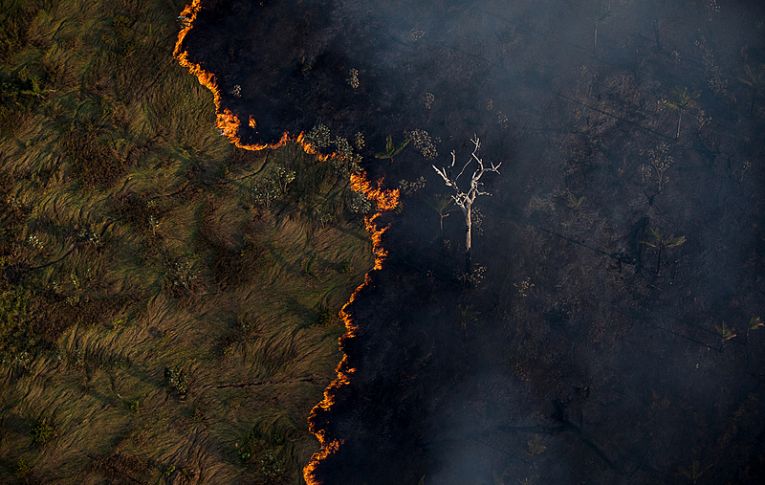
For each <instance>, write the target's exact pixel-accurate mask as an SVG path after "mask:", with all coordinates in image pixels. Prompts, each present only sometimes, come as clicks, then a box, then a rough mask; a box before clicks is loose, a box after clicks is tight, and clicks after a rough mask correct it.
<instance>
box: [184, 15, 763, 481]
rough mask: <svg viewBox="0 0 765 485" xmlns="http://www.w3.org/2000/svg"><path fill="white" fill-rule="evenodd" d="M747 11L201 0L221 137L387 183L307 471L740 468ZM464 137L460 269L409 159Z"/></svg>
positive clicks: (755, 446)
mask: <svg viewBox="0 0 765 485" xmlns="http://www.w3.org/2000/svg"><path fill="white" fill-rule="evenodd" d="M758 3H759V2H754V1H751V2H745V1H738V2H718V1H715V0H709V1H707V0H704V1H701V0H695V1H691V0H680V1H676V2H663V1H658V0H650V1H637V0H601V1H583V0H581V1H579V0H574V1H571V0H550V1H546V2H539V1H537V0H524V1H514V2H505V1H499V0H483V1H472V0H461V1H457V0H451V1H448V0H441V1H437V0H428V1H420V2H404V1H397V0H392V1H387V2H377V1H371V0H317V1H297V0H283V1H276V0H274V1H264V2H249V1H242V0H231V1H209V2H205V3H204V8H203V10H202V13H201V14H200V17H199V19H198V21H197V23H196V25H195V28H194V30H193V32H192V34H191V35H190V36H189V38H188V40H187V42H188V47H189V50H190V53H191V56H192V57H193V58H194V59H195V60H196V61H199V62H201V63H202V64H203V65H204V66H205V68H206V69H209V70H211V71H213V72H215V73H216V74H217V76H218V78H219V80H220V82H221V85H222V86H223V88H224V90H225V91H226V92H227V94H226V95H225V97H224V102H223V104H224V106H225V107H228V108H230V109H232V110H234V111H235V112H236V113H237V114H239V115H240V117H241V118H242V119H247V117H248V116H249V115H253V116H254V117H255V119H256V120H257V124H256V126H255V128H249V127H244V128H243V132H242V136H243V138H244V139H245V141H275V140H276V139H278V138H279V136H280V135H281V133H282V132H283V131H285V130H286V131H289V132H290V133H292V134H296V133H298V132H301V131H304V132H309V135H310V137H311V139H312V140H313V141H314V142H315V143H316V144H319V145H321V146H322V147H323V148H325V149H326V150H338V149H339V150H341V151H345V152H348V153H350V152H351V150H352V151H353V152H355V153H356V154H358V155H359V156H363V157H364V158H363V161H362V165H363V166H364V167H365V168H366V169H367V170H368V171H370V172H371V174H373V175H374V176H377V177H385V180H386V184H387V185H388V186H390V187H393V186H399V187H401V188H402V191H403V204H402V207H401V210H400V211H399V213H398V214H395V215H393V216H391V217H390V222H391V223H392V228H391V230H390V231H389V232H388V234H387V235H386V243H385V246H386V247H387V248H388V250H389V251H390V257H389V259H388V261H387V263H386V265H385V268H384V269H383V271H382V272H377V273H375V274H374V276H373V284H372V285H371V286H370V287H368V288H367V289H366V290H365V291H364V292H363V293H362V295H361V297H360V298H359V300H358V301H357V302H356V304H354V306H353V307H352V312H353V315H354V319H355V321H356V322H357V323H358V324H359V326H360V327H361V334H360V336H359V337H357V338H356V339H354V340H352V341H351V342H349V343H348V345H347V346H346V349H345V351H346V352H347V353H348V354H349V357H350V359H351V363H352V364H353V365H354V366H355V367H356V368H357V369H358V372H357V373H356V375H355V376H354V378H353V381H352V384H351V386H350V387H348V388H346V389H344V390H343V391H342V392H341V394H340V401H339V402H338V403H337V405H336V406H335V407H334V408H333V409H332V411H331V412H330V413H329V414H328V415H326V416H322V417H321V419H322V420H323V423H322V426H323V427H326V428H327V429H328V431H329V435H330V436H332V437H337V438H340V439H343V440H345V444H344V445H343V447H342V448H341V451H340V452H339V453H338V454H336V455H334V456H332V457H331V458H330V459H328V460H326V461H325V462H324V463H323V465H322V466H321V468H320V470H319V473H320V476H321V478H322V479H323V480H324V481H325V482H326V483H333V484H334V483H337V484H356V483H358V484H362V483H367V484H377V483H380V484H389V483H406V484H408V483H412V484H418V483H426V484H431V483H432V484H452V483H454V484H516V483H522V484H526V483H528V484H531V483H538V484H557V483H561V484H566V483H572V484H573V483H587V484H614V483H629V484H633V483H634V484H642V483H699V484H701V483H710V484H711V483H714V484H720V483H755V482H757V479H758V478H762V476H763V475H765V461H764V460H765V456H764V452H763V450H765V416H764V415H763V409H764V407H763V399H765V392H764V390H763V379H764V378H765V371H764V370H763V369H764V368H765V367H763V364H764V363H765V354H764V352H765V328H761V327H762V326H763V323H762V319H761V317H765V304H763V302H764V301H765V292H764V291H763V282H764V278H763V269H765V267H764V265H763V262H764V261H763V258H764V257H765V231H764V230H763V222H765V219H763V214H764V212H763V195H762V186H763V185H762V184H763V182H764V181H765V178H764V171H765V167H764V165H763V164H764V163H765V160H764V159H763V149H764V148H765V145H764V144H763V142H764V141H765V123H764V121H765V105H764V104H763V101H764V100H765V92H763V91H764V90H765V84H764V83H765V42H763V39H765V35H764V34H765V9H764V8H763V6H762V5H758ZM357 134H360V135H357ZM473 134H477V135H478V136H480V137H481V139H482V140H483V147H482V150H481V154H482V155H483V156H484V157H485V159H486V160H487V161H494V162H502V163H503V165H502V168H501V172H502V173H501V175H498V176H487V177H486V182H487V190H489V191H490V192H492V193H493V196H492V197H485V198H483V199H481V200H480V201H479V202H478V204H477V206H478V207H479V210H480V221H479V223H478V226H479V228H478V231H477V234H476V235H475V248H474V251H473V262H474V263H475V264H476V265H478V266H479V268H478V269H476V270H475V271H474V273H473V276H474V277H475V278H473V279H474V280H476V281H473V283H472V284H466V283H465V282H464V279H465V278H464V275H463V269H464V264H463V261H464V258H463V255H462V253H463V248H464V235H463V232H464V223H463V220H462V215H461V214H460V212H459V211H458V210H456V208H454V207H449V206H448V203H447V202H448V194H449V191H448V189H447V188H446V187H444V185H443V183H442V181H441V180H440V179H439V178H438V176H437V175H436V174H435V172H434V171H433V169H432V168H431V165H432V164H436V165H439V166H440V165H445V164H447V163H448V162H449V161H450V155H449V152H450V151H451V150H452V149H455V150H456V151H457V157H458V160H465V159H466V158H465V157H468V156H469V140H470V138H471V136H472V135H473ZM388 136H391V137H392V142H393V145H394V148H398V147H399V146H403V144H404V142H405V140H409V144H408V145H407V146H406V147H405V148H403V150H402V151H401V152H400V153H399V154H396V155H395V156H393V157H390V156H387V155H391V153H390V151H388V150H386V138H387V137H388ZM338 137H340V139H338ZM354 147H355V148H354ZM386 151H387V152H389V153H387V154H386ZM394 151H397V150H394ZM441 222H443V229H441ZM481 268H483V270H482V269H481ZM481 276H482V277H481ZM477 280H480V281H477Z"/></svg>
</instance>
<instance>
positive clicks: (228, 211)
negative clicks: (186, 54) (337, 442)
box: [0, 0, 373, 484]
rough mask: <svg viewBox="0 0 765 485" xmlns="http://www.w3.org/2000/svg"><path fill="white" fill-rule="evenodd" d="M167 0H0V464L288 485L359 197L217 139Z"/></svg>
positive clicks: (344, 292) (94, 478)
mask: <svg viewBox="0 0 765 485" xmlns="http://www.w3.org/2000/svg"><path fill="white" fill-rule="evenodd" d="M181 7H182V2H179V1H159V0H151V1H138V0H116V1H106V0H102V1H84V0H66V1H65V0H15V1H14V0H0V482H2V483H14V482H18V483H76V482H82V483H163V482H164V483H256V484H257V483H269V484H276V483H299V482H300V469H301V467H302V465H303V464H304V463H305V461H306V460H307V459H308V457H309V456H310V454H311V452H312V451H315V449H316V448H317V444H316V442H315V440H314V438H313V437H312V436H311V435H310V434H309V433H308V432H307V430H306V416H307V415H308V412H309V410H310V409H311V407H312V406H313V405H314V404H315V403H316V402H317V401H318V400H319V399H320V398H321V393H322V389H323V388H324V387H325V385H326V384H327V382H328V381H329V380H330V378H331V376H332V374H333V369H334V366H335V364H336V362H337V361H338V360H339V357H338V351H337V343H336V339H337V337H338V336H339V335H340V333H341V332H342V325H341V323H340V322H339V320H338V318H337V317H336V315H337V310H338V309H339V308H340V306H341V305H342V304H343V302H344V301H345V299H346V298H347V297H348V295H349V294H350V293H351V291H352V289H353V288H354V287H355V286H356V284H358V283H359V282H360V281H362V279H363V274H364V272H365V271H366V270H367V269H368V268H369V267H370V266H371V265H372V264H373V258H372V255H371V253H370V251H369V243H368V241H367V237H366V233H365V232H364V229H363V226H362V224H361V220H360V216H359V214H355V213H354V211H353V210H351V208H357V207H358V206H359V204H358V203H357V202H358V201H357V200H355V199H354V197H355V195H354V194H353V193H352V192H351V191H350V189H349V187H348V181H347V177H346V176H344V175H343V173H345V172H344V170H343V169H342V167H338V166H337V163H334V162H333V163H319V162H317V161H316V160H315V159H314V158H313V157H311V156H309V155H306V154H305V153H304V152H303V150H302V149H300V148H299V147H296V146H293V145H288V146H286V147H284V148H282V149H280V150H277V151H273V152H269V153H266V152H259V153H253V152H244V151H241V150H237V149H235V148H234V147H232V146H231V145H230V144H229V143H228V141H227V140H226V139H225V138H223V137H221V136H220V134H219V133H218V132H217V130H216V129H215V127H214V121H215V120H214V112H213V109H212V106H211V96H210V93H209V92H207V91H206V90H204V88H202V87H201V86H199V85H198V83H197V81H196V80H195V79H194V78H193V77H192V76H190V75H188V74H187V73H186V72H185V71H184V70H183V69H182V68H180V67H179V66H177V65H176V64H175V62H174V60H173V59H172V56H171V52H172V48H173V45H174V42H175V36H176V34H177V30H178V24H177V20H176V15H177V12H178V11H180V9H181ZM338 168H339V169H338ZM362 205H363V204H362ZM356 212H358V211H356Z"/></svg>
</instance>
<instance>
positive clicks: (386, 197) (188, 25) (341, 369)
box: [173, 0, 400, 484]
mask: <svg viewBox="0 0 765 485" xmlns="http://www.w3.org/2000/svg"><path fill="white" fill-rule="evenodd" d="M201 10H202V2H201V0H193V1H192V2H191V3H190V4H188V5H186V7H184V9H183V10H182V11H181V13H180V15H179V19H180V20H181V22H182V23H183V27H182V28H181V30H180V32H179V33H178V39H177V42H176V44H175V49H174V51H173V57H174V58H175V59H176V60H177V61H178V63H179V64H180V65H181V66H182V67H184V68H186V69H187V70H188V71H189V72H190V73H191V74H192V75H194V76H195V77H196V78H197V80H198V81H199V83H200V84H201V85H202V86H204V87H206V88H207V89H208V90H210V92H212V94H213V103H214V106H215V112H216V126H217V128H218V130H219V132H220V134H221V135H222V136H224V137H226V138H227V139H228V140H229V141H230V142H231V143H232V144H233V145H234V146H236V147H237V148H240V149H243V150H248V151H261V150H269V149H278V148H281V147H283V146H285V145H286V144H287V143H288V142H294V143H296V144H297V145H299V146H300V147H301V148H302V150H303V151H304V152H305V153H307V154H309V155H313V156H315V157H316V158H317V160H319V161H327V160H332V159H337V158H341V157H343V155H342V154H339V153H336V152H331V153H322V152H320V151H319V149H318V148H317V147H315V146H314V145H313V144H311V143H310V142H309V141H308V140H307V139H306V136H305V133H303V132H301V133H299V134H298V135H297V136H291V135H290V134H289V133H287V132H284V133H283V135H282V136H281V138H280V139H279V140H278V141H277V142H271V143H268V142H265V143H256V144H252V143H244V142H243V141H242V138H241V134H240V130H241V129H242V121H241V119H240V118H239V116H238V115H237V114H235V113H234V112H233V111H231V110H230V109H228V108H226V107H224V106H223V105H222V96H221V88H220V85H219V84H218V81H217V79H216V76H215V74H214V73H212V72H210V71H208V70H206V69H205V68H204V67H203V66H202V65H201V64H199V63H196V62H194V61H192V60H191V59H190V58H189V53H188V51H187V50H185V49H184V40H185V39H186V37H187V36H188V34H189V32H191V30H192V29H193V28H194V22H195V20H196V19H197V16H198V15H199V13H200V11H201ZM247 126H248V127H249V128H250V129H255V127H256V126H257V121H256V119H255V118H254V117H253V116H252V115H250V116H249V117H248V120H247ZM349 178H350V180H349V183H350V187H351V189H352V190H354V191H355V192H357V193H359V194H362V195H363V196H364V197H366V198H367V199H368V200H369V201H370V202H373V203H374V204H375V207H376V211H375V212H374V213H373V214H372V215H367V216H365V217H364V227H365V229H366V230H367V232H368V233H369V235H370V240H371V245H372V253H373V255H374V258H375V259H374V267H373V268H372V271H379V270H381V269H382V267H383V262H384V260H385V258H386V257H387V256H388V252H387V250H386V249H385V248H384V247H383V241H382V237H383V234H384V233H385V232H386V230H387V229H388V226H387V225H380V224H379V219H380V216H381V215H382V214H383V213H384V212H388V211H392V210H394V209H396V208H397V207H398V205H399V196H400V193H399V190H398V189H385V188H384V187H383V180H378V181H376V182H373V181H371V180H370V179H369V178H368V176H367V173H366V172H365V171H363V170H356V171H354V172H352V173H351V174H350V177H349ZM370 281H371V277H370V274H369V273H367V274H366V275H365V277H364V281H363V282H362V283H361V284H360V285H359V286H358V287H356V289H355V290H354V291H353V293H352V294H351V296H350V298H349V299H348V301H347V302H346V303H345V305H343V307H342V309H341V310H340V313H339V316H340V318H341V320H342V321H343V323H344V325H345V333H344V334H343V335H342V336H341V337H340V342H339V343H340V349H341V350H342V349H343V345H344V343H345V342H346V341H348V340H349V339H352V338H354V337H355V336H356V334H357V331H358V326H357V324H356V323H355V322H354V321H353V318H352V316H351V313H350V311H349V307H350V305H351V304H352V303H353V302H354V301H355V300H356V298H357V297H358V295H359V294H360V292H361V290H362V289H363V288H364V287H366V286H367V285H369V284H370ZM354 372H355V369H354V367H353V366H352V364H351V363H350V362H349V359H348V355H347V354H343V357H342V359H341V360H340V363H339V364H338V366H337V369H336V377H335V378H334V379H333V380H332V381H331V382H330V383H329V385H328V386H327V388H326V389H325V390H324V395H323V398H322V400H321V401H320V402H319V403H318V404H317V405H316V406H315V407H314V408H313V409H312V410H311V414H310V416H309V418H308V423H309V431H310V432H311V433H312V434H313V435H314V436H315V437H316V439H317V440H318V441H319V444H320V445H321V449H320V450H319V451H318V452H316V453H314V454H313V456H311V459H310V460H309V462H308V464H307V465H306V466H305V468H304V469H303V476H304V478H305V480H306V482H307V483H309V484H317V483H320V482H319V480H318V478H317V477H316V469H317V467H318V465H319V464H320V463H321V462H322V461H323V460H325V459H326V458H327V457H329V456H331V455H333V454H334V453H336V452H337V451H338V450H339V449H340V446H341V445H342V440H340V439H337V438H331V437H329V436H328V434H327V431H326V430H325V429H323V428H321V426H320V424H319V423H318V422H319V419H318V418H319V416H321V415H324V414H326V413H327V412H328V411H329V410H330V409H331V408H332V406H333V405H334V403H335V396H336V395H337V392H338V390H339V389H341V388H342V387H344V386H347V385H348V384H349V383H350V381H351V377H352V376H353V374H354Z"/></svg>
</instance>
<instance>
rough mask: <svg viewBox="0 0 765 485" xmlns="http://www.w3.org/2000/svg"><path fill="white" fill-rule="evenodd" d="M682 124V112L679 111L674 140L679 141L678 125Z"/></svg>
mask: <svg viewBox="0 0 765 485" xmlns="http://www.w3.org/2000/svg"><path fill="white" fill-rule="evenodd" d="M682 122H683V110H680V115H678V117H677V132H676V133H675V140H679V139H680V124H681V123H682Z"/></svg>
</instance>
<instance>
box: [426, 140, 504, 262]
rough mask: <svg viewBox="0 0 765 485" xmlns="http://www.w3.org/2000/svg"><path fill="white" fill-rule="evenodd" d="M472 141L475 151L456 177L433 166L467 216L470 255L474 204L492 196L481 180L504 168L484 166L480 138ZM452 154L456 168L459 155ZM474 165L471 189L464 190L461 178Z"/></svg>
mask: <svg viewBox="0 0 765 485" xmlns="http://www.w3.org/2000/svg"><path fill="white" fill-rule="evenodd" d="M470 141H471V142H472V143H473V151H472V153H471V154H470V158H469V159H468V161H467V162H465V165H464V166H463V167H462V170H460V172H459V173H458V174H457V175H456V176H454V177H451V176H449V171H448V170H447V169H446V167H441V168H438V167H436V166H435V165H433V170H435V172H436V173H437V174H438V175H439V177H441V179H443V181H444V184H445V185H446V186H447V187H449V188H450V189H452V190H453V191H454V194H452V196H451V197H452V200H453V201H454V203H455V204H456V205H457V207H459V208H460V209H462V213H463V214H464V215H465V225H466V226H467V234H466V239H465V251H466V252H468V253H469V252H470V249H471V248H472V246H473V240H472V239H473V204H474V203H475V201H476V199H478V197H481V196H490V195H491V193H490V192H487V191H485V190H482V188H483V182H481V178H482V177H483V176H484V174H486V173H489V172H491V173H496V174H499V168H500V167H501V166H502V163H498V164H494V163H490V164H489V167H488V168H487V167H486V165H485V164H484V161H483V158H481V157H480V156H479V152H480V150H481V139H480V138H479V137H478V135H473V138H472V139H471V140H470ZM451 154H452V163H451V164H450V165H449V167H450V168H454V166H455V165H456V163H457V154H456V152H455V151H454V150H452V153H451ZM474 163H475V164H477V167H476V168H475V170H474V171H473V174H472V175H471V177H470V184H469V187H468V189H467V190H463V189H461V188H460V186H459V182H458V181H459V178H460V177H461V176H462V175H463V174H464V173H465V171H466V170H467V168H468V167H469V166H471V165H473V164H474Z"/></svg>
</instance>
